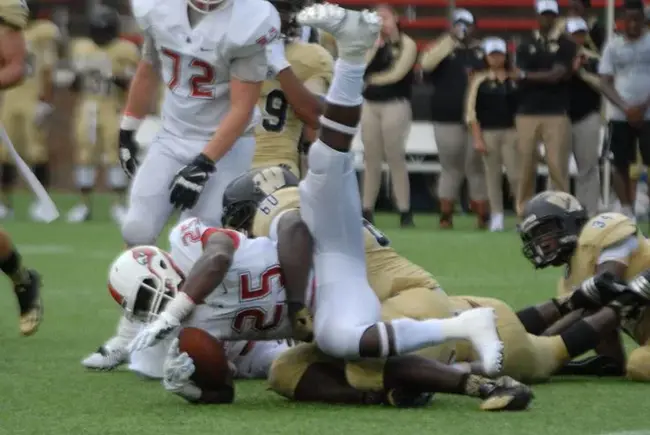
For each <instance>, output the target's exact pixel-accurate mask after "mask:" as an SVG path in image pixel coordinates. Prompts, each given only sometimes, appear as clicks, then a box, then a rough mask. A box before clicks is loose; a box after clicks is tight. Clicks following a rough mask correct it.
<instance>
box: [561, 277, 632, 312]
mask: <svg viewBox="0 0 650 435" xmlns="http://www.w3.org/2000/svg"><path fill="white" fill-rule="evenodd" d="M625 290H627V285H626V284H625V283H624V282H623V281H621V280H620V279H619V278H618V277H616V276H615V275H614V274H612V273H610V272H603V273H600V274H598V275H594V276H592V277H591V278H589V279H586V280H584V281H583V282H582V283H581V284H580V285H579V286H578V287H577V288H576V289H575V290H574V292H573V294H572V295H571V297H570V299H569V300H570V302H571V305H572V307H573V309H577V308H586V309H593V308H600V307H602V306H603V305H605V304H607V303H609V302H611V301H612V300H614V299H616V298H617V297H618V296H620V295H621V294H622V293H623V292H624V291H625Z"/></svg>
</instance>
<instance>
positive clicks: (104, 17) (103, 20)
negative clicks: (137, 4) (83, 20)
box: [88, 5, 120, 45]
mask: <svg viewBox="0 0 650 435" xmlns="http://www.w3.org/2000/svg"><path fill="white" fill-rule="evenodd" d="M88 24H89V26H90V38H91V39H92V40H93V41H94V42H95V44H97V45H106V44H108V43H110V42H111V41H113V40H114V39H115V38H117V36H118V34H119V29H120V15H119V14H118V12H117V9H115V8H112V7H110V6H106V5H98V6H96V7H94V8H93V10H92V11H91V12H90V19H89V22H88Z"/></svg>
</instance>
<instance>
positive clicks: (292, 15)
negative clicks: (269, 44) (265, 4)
mask: <svg viewBox="0 0 650 435" xmlns="http://www.w3.org/2000/svg"><path fill="white" fill-rule="evenodd" d="M271 3H272V4H273V6H275V8H276V9H277V10H278V13H279V14H280V26H281V27H280V33H281V34H282V36H284V37H285V38H293V37H296V36H298V35H299V34H300V32H299V30H300V25H299V24H298V22H297V21H296V14H298V12H300V10H301V9H302V8H303V7H305V2H304V0H271Z"/></svg>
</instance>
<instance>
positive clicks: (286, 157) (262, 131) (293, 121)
mask: <svg viewBox="0 0 650 435" xmlns="http://www.w3.org/2000/svg"><path fill="white" fill-rule="evenodd" d="M272 3H273V5H274V6H275V7H276V8H277V9H278V11H279V13H280V20H281V22H282V28H281V31H282V37H281V39H280V40H278V41H276V42H274V43H272V44H269V46H268V48H267V59H268V60H269V63H270V66H271V72H272V73H273V74H274V75H275V77H274V78H272V79H269V80H266V81H265V82H264V85H263V87H262V95H261V97H260V101H259V106H260V107H261V108H262V122H261V123H260V124H259V125H258V126H257V127H256V131H255V140H256V142H257V144H256V148H255V157H254V158H253V167H254V168H258V167H264V166H270V165H278V164H282V165H285V166H287V167H288V168H289V169H290V170H291V171H292V172H293V173H294V174H296V175H298V174H300V156H299V149H298V144H299V140H300V135H301V132H302V130H303V125H304V124H305V123H306V124H307V128H308V129H313V128H318V116H319V115H320V111H317V112H316V116H314V115H313V114H312V112H310V111H306V110H305V109H306V108H307V109H308V108H309V106H307V107H305V105H302V106H296V107H295V108H294V106H292V105H290V103H289V101H288V98H287V96H286V93H287V92H288V93H292V92H293V93H295V91H294V90H292V89H291V85H292V84H293V83H295V81H300V82H302V83H304V86H305V87H306V88H307V89H308V90H309V91H311V92H312V93H313V94H316V95H324V94H325V92H326V91H327V88H328V87H329V84H330V82H331V81H332V68H333V60H332V57H331V56H330V54H329V53H328V52H327V51H326V50H325V49H324V48H323V47H322V46H320V45H318V44H311V43H307V42H303V41H301V40H300V37H299V36H300V35H299V33H300V26H298V24H297V23H296V20H295V14H296V12H297V11H298V10H299V9H300V7H299V6H300V5H299V3H297V2H294V1H290V0H275V1H273V2H272ZM289 66H290V68H288V67H289ZM283 84H284V86H283ZM287 86H289V88H288V89H287V91H285V90H284V89H285V88H287ZM294 101H295V100H294ZM312 139H313V137H312Z"/></svg>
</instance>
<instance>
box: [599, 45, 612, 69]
mask: <svg viewBox="0 0 650 435" xmlns="http://www.w3.org/2000/svg"><path fill="white" fill-rule="evenodd" d="M614 72H615V71H614V62H613V59H612V45H611V43H609V42H608V43H607V44H605V49H604V50H603V56H602V57H601V58H600V64H599V65H598V74H600V75H603V76H613V75H614Z"/></svg>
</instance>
